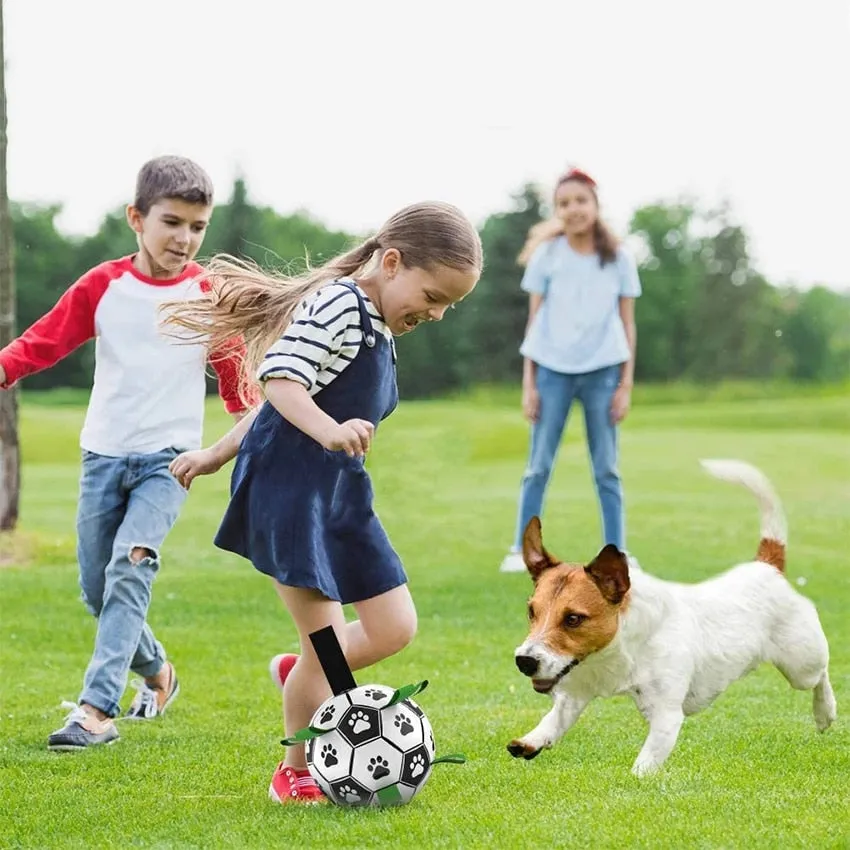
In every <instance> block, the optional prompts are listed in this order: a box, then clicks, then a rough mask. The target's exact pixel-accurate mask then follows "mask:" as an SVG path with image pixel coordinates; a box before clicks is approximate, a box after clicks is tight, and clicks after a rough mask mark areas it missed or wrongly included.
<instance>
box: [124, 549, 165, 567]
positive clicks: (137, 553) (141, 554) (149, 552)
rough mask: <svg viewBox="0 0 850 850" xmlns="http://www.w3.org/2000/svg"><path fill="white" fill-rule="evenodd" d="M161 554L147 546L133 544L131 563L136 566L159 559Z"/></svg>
mask: <svg viewBox="0 0 850 850" xmlns="http://www.w3.org/2000/svg"><path fill="white" fill-rule="evenodd" d="M158 559H159V555H158V554H157V553H156V551H154V550H153V549H149V548H148V547H147V546H132V547H131V548H130V563H131V564H132V565H133V566H134V567H136V566H138V565H139V564H141V563H142V562H144V561H154V562H155V561H157V560H158Z"/></svg>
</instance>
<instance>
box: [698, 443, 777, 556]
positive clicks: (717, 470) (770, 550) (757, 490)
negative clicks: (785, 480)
mask: <svg viewBox="0 0 850 850" xmlns="http://www.w3.org/2000/svg"><path fill="white" fill-rule="evenodd" d="M700 463H701V464H702V466H703V468H704V469H705V470H706V471H708V472H709V473H711V474H712V475H713V476H714V477H715V478H719V479H721V480H722V481H731V482H733V483H734V484H742V485H743V486H744V487H746V488H747V489H748V490H750V491H751V492H752V493H754V494H755V497H756V499H758V504H759V511H760V512H761V540H760V541H759V548H758V552H757V553H756V560H757V561H762V562H763V563H765V564H771V565H772V566H774V567H776V569H777V570H779V572H781V573H784V572H785V547H786V546H787V545H788V524H787V522H786V520H785V512H784V511H783V510H782V503H781V502H780V501H779V496H777V495H776V491H775V490H774V489H773V486H772V485H771V483H770V481H768V480H767V477H766V476H765V475H764V474H763V473H761V472H760V471H759V470H758V469H756V468H755V467H754V466H751V465H750V464H749V463H744V461H741V460H703V461H700Z"/></svg>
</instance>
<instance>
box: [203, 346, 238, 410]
mask: <svg viewBox="0 0 850 850" xmlns="http://www.w3.org/2000/svg"><path fill="white" fill-rule="evenodd" d="M244 354H245V346H244V345H243V344H242V343H241V341H239V340H232V341H231V342H229V343H228V344H227V345H226V346H225V347H224V349H223V350H222V351H218V352H212V353H211V354H210V365H211V366H212V367H213V369H215V373H216V375H218V394H219V395H220V396H221V400H222V401H223V402H224V409H225V410H226V411H227V412H228V413H241V412H242V411H243V410H245V409H246V407H245V403H244V402H243V401H242V398H241V397H240V395H239V370H240V368H241V365H242V358H243V356H244Z"/></svg>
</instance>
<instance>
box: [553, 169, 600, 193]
mask: <svg viewBox="0 0 850 850" xmlns="http://www.w3.org/2000/svg"><path fill="white" fill-rule="evenodd" d="M567 180H580V181H581V182H582V183H587V185H588V186H591V187H592V188H594V189H595V188H596V181H595V180H594V179H593V178H592V177H591V176H590V175H589V174H587V173H585V172H584V171H582V170H581V169H580V168H571V169H570V170H569V171H568V172H567V173H566V174H565V175H564V176H563V177H562V178H561V183H566V182H567Z"/></svg>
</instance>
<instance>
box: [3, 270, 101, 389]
mask: <svg viewBox="0 0 850 850" xmlns="http://www.w3.org/2000/svg"><path fill="white" fill-rule="evenodd" d="M108 286H109V276H108V274H107V273H106V272H105V271H103V270H101V269H93V270H92V271H90V272H88V273H87V274H84V275H83V276H82V277H81V278H80V279H79V280H78V281H77V282H76V283H74V284H73V285H71V286H70V287H69V288H68V289H67V290H66V291H65V293H64V294H63V295H62V297H61V298H60V299H59V300H58V301H57V302H56V305H55V306H54V307H53V308H52V309H51V310H50V311H49V312H48V313H45V315H43V316H42V317H41V318H40V319H39V320H38V321H37V322H35V323H34V324H32V325H31V326H30V327H29V328H27V330H25V331H24V332H23V333H22V334H21V335H20V336H19V337H18V338H17V339H14V340H12V342H10V343H9V344H8V345H7V346H6V347H5V348H4V349H3V350H2V351H0V378H2V380H0V387H2V388H4V389H8V388H9V387H11V386H12V385H13V384H14V383H15V382H16V381H19V380H20V379H21V378H24V377H26V376H27V375H32V374H34V373H35V372H40V371H42V370H43V369H48V368H49V367H50V366H53V365H54V364H56V363H58V362H59V361H60V360H61V359H62V358H63V357H67V356H68V355H69V354H70V353H71V352H72V351H74V349H76V348H79V347H80V346H81V345H82V344H83V343H84V342H87V341H88V340H90V339H91V338H92V337H93V336H94V335H95V328H94V314H95V310H96V308H97V304H98V301H100V298H101V296H102V295H103V293H104V292H105V291H106V288H107V287H108Z"/></svg>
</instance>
